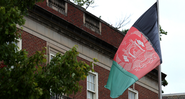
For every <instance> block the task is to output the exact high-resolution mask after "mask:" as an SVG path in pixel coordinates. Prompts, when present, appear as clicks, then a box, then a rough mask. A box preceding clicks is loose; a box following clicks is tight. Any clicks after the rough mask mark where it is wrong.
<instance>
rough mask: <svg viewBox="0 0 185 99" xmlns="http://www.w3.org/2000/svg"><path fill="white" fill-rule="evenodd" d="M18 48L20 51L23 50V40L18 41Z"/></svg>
mask: <svg viewBox="0 0 185 99" xmlns="http://www.w3.org/2000/svg"><path fill="white" fill-rule="evenodd" d="M17 46H18V51H20V50H22V39H18V42H17Z"/></svg>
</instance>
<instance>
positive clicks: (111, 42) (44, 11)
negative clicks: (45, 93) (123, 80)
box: [22, 0, 166, 99]
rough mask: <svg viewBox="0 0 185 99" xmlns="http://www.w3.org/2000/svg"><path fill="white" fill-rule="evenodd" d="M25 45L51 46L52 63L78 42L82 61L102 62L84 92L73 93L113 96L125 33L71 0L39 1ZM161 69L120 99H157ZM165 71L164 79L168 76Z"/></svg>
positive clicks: (83, 98)
mask: <svg viewBox="0 0 185 99" xmlns="http://www.w3.org/2000/svg"><path fill="white" fill-rule="evenodd" d="M25 19H26V23H25V25H24V26H23V31H24V32H23V34H22V48H23V49H26V50H27V51H28V53H29V55H32V54H34V52H35V51H38V50H42V48H43V47H47V50H46V54H47V56H48V62H49V61H50V58H51V57H52V55H55V54H56V53H57V52H60V53H65V52H66V51H67V50H69V49H70V48H72V47H73V46H74V45H78V51H79V53H80V54H79V57H78V59H79V60H83V61H85V62H86V63H88V64H89V62H90V61H92V59H93V58H97V59H98V60H99V62H98V63H97V66H95V67H94V70H95V73H92V72H90V74H89V75H91V76H88V78H87V79H86V80H83V81H80V84H81V85H82V86H83V89H82V91H81V92H78V93H77V94H76V95H69V97H70V98H74V99H111V98H110V91H109V90H108V89H106V88H104V86H105V85H106V82H107V79H108V75H109V72H110V68H111V65H112V59H113V57H114V54H115V53H116V50H117V48H118V47H119V44H120V43H121V41H122V39H123V38H124V34H123V33H122V32H120V31H119V30H117V29H115V28H114V27H112V26H111V25H109V24H108V23H106V22H105V21H103V20H101V19H99V18H97V17H96V16H94V15H93V14H91V13H89V12H87V11H86V10H85V9H83V8H82V7H79V6H77V5H75V4H73V3H72V2H70V1H68V0H64V1H63V0H44V2H39V3H37V4H36V5H35V6H34V7H33V9H30V10H29V15H28V16H25ZM157 72H158V71H157V70H156V69H154V70H152V71H151V72H150V73H148V74H147V75H146V76H145V77H143V78H142V79H140V80H139V81H137V82H136V83H135V84H133V85H132V86H131V87H130V88H129V89H127V90H126V91H125V92H124V93H123V95H121V96H120V97H118V98H117V99H130V98H129V97H133V96H134V98H131V99H157V98H158V81H157ZM165 76H166V75H165V74H163V73H162V79H164V78H165Z"/></svg>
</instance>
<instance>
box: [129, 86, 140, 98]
mask: <svg viewBox="0 0 185 99" xmlns="http://www.w3.org/2000/svg"><path fill="white" fill-rule="evenodd" d="M129 91H130V92H133V93H135V99H139V97H138V91H137V90H134V89H132V88H128V92H129ZM128 95H129V93H128ZM128 98H129V97H128Z"/></svg>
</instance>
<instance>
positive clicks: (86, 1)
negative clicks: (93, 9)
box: [73, 0, 94, 9]
mask: <svg viewBox="0 0 185 99" xmlns="http://www.w3.org/2000/svg"><path fill="white" fill-rule="evenodd" d="M73 2H74V3H75V4H77V5H79V6H81V7H85V9H87V8H88V7H89V6H90V5H93V4H94V0H73Z"/></svg>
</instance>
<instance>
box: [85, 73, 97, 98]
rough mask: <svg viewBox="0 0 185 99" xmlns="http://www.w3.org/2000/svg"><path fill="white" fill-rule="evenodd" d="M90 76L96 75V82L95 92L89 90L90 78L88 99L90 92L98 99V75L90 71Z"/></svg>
mask: <svg viewBox="0 0 185 99" xmlns="http://www.w3.org/2000/svg"><path fill="white" fill-rule="evenodd" d="M89 74H91V75H94V77H95V78H94V80H95V91H91V90H89V89H88V78H87V99H88V92H92V93H93V94H94V98H93V99H98V73H97V72H92V71H89ZM87 77H88V76H87Z"/></svg>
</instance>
